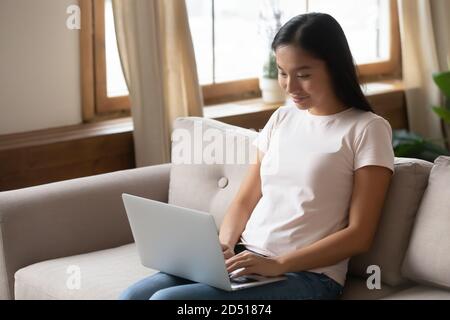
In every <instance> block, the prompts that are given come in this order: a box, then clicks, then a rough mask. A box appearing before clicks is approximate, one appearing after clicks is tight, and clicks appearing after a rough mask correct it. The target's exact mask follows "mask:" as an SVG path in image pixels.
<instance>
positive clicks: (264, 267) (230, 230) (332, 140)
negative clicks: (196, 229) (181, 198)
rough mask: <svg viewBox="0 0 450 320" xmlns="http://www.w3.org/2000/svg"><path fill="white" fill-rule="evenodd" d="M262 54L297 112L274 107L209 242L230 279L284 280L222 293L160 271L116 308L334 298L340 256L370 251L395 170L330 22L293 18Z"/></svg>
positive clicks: (342, 267)
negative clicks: (130, 302)
mask: <svg viewBox="0 0 450 320" xmlns="http://www.w3.org/2000/svg"><path fill="white" fill-rule="evenodd" d="M318 39H319V40H318ZM272 48H273V50H274V51H275V55H276V61H277V64H278V66H279V70H280V77H279V81H280V85H281V86H282V87H283V88H284V90H286V92H287V93H289V94H291V95H292V96H293V97H294V98H295V100H296V104H295V106H283V107H280V108H278V109H277V110H276V111H275V112H274V113H273V114H272V116H271V117H270V119H269V121H268V122H267V123H266V125H265V126H264V128H263V130H262V131H261V132H260V133H259V135H258V137H257V138H256V139H255V140H254V142H253V143H254V145H255V146H256V147H257V149H258V156H257V162H256V163H255V164H251V165H250V166H249V168H248V172H247V175H246V177H245V178H244V180H243V181H242V183H241V186H240V188H239V190H238V192H237V194H236V195H235V196H234V199H233V201H232V203H231V204H230V205H229V207H228V210H227V211H226V213H225V216H224V219H223V221H222V223H221V225H220V231H219V239H220V242H221V245H222V251H223V255H224V259H225V260H226V261H225V262H226V263H225V264H226V267H227V271H228V273H229V274H231V275H232V276H233V277H242V276H248V275H251V274H256V275H260V276H266V277H277V276H280V275H284V276H285V277H286V280H285V281H280V282H273V283H268V284H265V285H262V286H258V287H252V288H246V289H244V290H239V291H231V292H228V291H224V290H220V289H217V288H213V287H211V286H209V285H207V284H205V283H196V282H192V281H189V280H186V279H180V278H178V277H175V276H172V275H169V274H166V273H163V272H161V273H158V274H155V275H152V276H150V277H147V278H145V279H143V280H141V281H139V282H137V283H135V284H134V285H132V286H130V287H129V288H128V289H126V290H125V291H124V292H123V293H122V295H121V296H120V298H121V299H151V300H159V299H162V300H172V299H175V300H184V299H200V300H201V299H224V300H225V299H297V300H306V299H337V298H339V296H340V295H341V294H342V292H343V287H344V285H345V281H346V274H347V265H348V261H349V259H350V257H352V256H354V255H357V254H360V253H363V252H365V251H367V250H368V249H369V248H370V246H371V243H372V241H373V237H374V234H375V232H376V229H377V226H378V220H379V217H380V214H381V209H382V207H383V203H384V198H385V195H386V192H387V189H388V187H389V183H390V179H391V175H392V173H393V170H394V154H393V149H392V145H391V139H392V130H391V127H390V125H389V123H388V122H387V121H386V120H385V119H383V118H382V117H380V116H378V115H376V114H374V113H373V112H372V109H371V106H370V104H369V103H368V102H367V100H366V99H365V97H364V95H363V93H362V91H361V88H360V87H359V84H358V79H357V76H356V70H355V66H354V65H353V59H352V54H351V52H350V48H349V46H348V43H347V40H346V37H345V35H344V33H343V31H342V29H341V27H340V25H339V24H338V23H337V21H336V20H335V19H334V18H333V17H331V16H330V15H328V14H323V13H309V14H302V15H298V16H296V17H294V18H292V19H291V20H289V21H288V22H287V23H286V24H284V25H283V26H282V28H281V29H280V30H279V32H278V33H277V35H276V36H275V39H274V40H273V44H272ZM242 246H244V247H245V250H244V251H241V252H238V250H239V247H242Z"/></svg>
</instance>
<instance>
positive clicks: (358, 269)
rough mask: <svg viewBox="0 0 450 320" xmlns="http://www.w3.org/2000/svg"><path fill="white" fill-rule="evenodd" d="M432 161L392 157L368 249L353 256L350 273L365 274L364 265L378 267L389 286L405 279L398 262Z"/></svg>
mask: <svg viewBox="0 0 450 320" xmlns="http://www.w3.org/2000/svg"><path fill="white" fill-rule="evenodd" d="M432 167H433V164H432V163H430V162H428V161H424V160H419V159H408V158H395V162H394V174H393V176H392V179H391V184H390V186H389V190H388V192H387V195H386V201H385V203H384V207H383V211H382V216H381V219H380V222H379V225H378V230H377V233H376V234H375V238H374V242H373V244H372V247H371V249H370V250H369V251H368V252H366V253H364V254H362V255H358V256H355V257H353V258H352V259H351V260H350V263H349V274H351V275H354V276H361V277H364V278H365V277H367V276H368V275H370V274H371V273H367V268H368V267H369V266H371V265H376V266H378V267H380V269H381V281H382V282H384V283H386V284H389V285H391V286H397V285H402V284H405V283H407V282H408V280H407V279H405V278H404V277H403V276H402V274H401V265H402V261H403V257H404V256H405V251H406V248H407V246H408V242H409V238H410V235H411V229H412V227H413V225H414V221H415V217H416V213H417V209H418V207H419V205H420V201H421V199H422V196H423V193H424V191H425V189H426V187H427V184H428V177H429V174H430V171H431V168H432Z"/></svg>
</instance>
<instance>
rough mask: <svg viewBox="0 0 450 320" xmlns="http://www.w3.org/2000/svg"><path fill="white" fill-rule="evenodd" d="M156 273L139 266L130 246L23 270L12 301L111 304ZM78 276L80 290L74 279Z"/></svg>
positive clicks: (54, 261)
mask: <svg viewBox="0 0 450 320" xmlns="http://www.w3.org/2000/svg"><path fill="white" fill-rule="evenodd" d="M155 272H156V271H155V270H152V269H148V268H145V267H144V266H142V264H141V263H140V260H139V256H138V252H137V249H136V246H135V244H134V243H132V244H128V245H124V246H120V247H117V248H113V249H107V250H101V251H96V252H91V253H86V254H81V255H76V256H71V257H66V258H58V259H53V260H48V261H43V262H39V263H36V264H33V265H30V266H28V267H25V268H22V269H20V270H18V271H17V272H16V273H15V289H14V291H15V298H16V299H19V300H23V299H27V300H28V299H33V300H77V299H81V300H110V299H113V300H114V299H117V298H118V296H119V294H120V293H121V292H122V291H123V290H125V289H126V288H127V287H128V286H130V285H131V284H133V283H134V282H136V281H138V280H140V279H142V278H144V277H147V276H149V275H151V274H153V273H155ZM77 274H79V275H80V282H79V285H80V286H79V289H78V287H77V285H78V283H77V280H76V279H75V278H74V277H75V276H76V275H77ZM74 279H75V281H73V280H74Z"/></svg>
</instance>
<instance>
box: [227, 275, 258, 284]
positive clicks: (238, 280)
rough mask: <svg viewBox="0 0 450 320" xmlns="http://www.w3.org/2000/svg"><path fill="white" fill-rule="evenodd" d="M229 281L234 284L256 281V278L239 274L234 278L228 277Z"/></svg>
mask: <svg viewBox="0 0 450 320" xmlns="http://www.w3.org/2000/svg"><path fill="white" fill-rule="evenodd" d="M230 282H231V283H235V284H243V283H252V282H258V280H257V279H254V278H250V277H247V276H241V277H236V278H231V277H230Z"/></svg>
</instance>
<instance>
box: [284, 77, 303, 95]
mask: <svg viewBox="0 0 450 320" xmlns="http://www.w3.org/2000/svg"><path fill="white" fill-rule="evenodd" d="M285 90H286V93H288V94H293V93H296V92H298V91H301V86H300V84H299V83H298V81H296V79H295V78H289V79H287V81H286V88H285Z"/></svg>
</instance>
